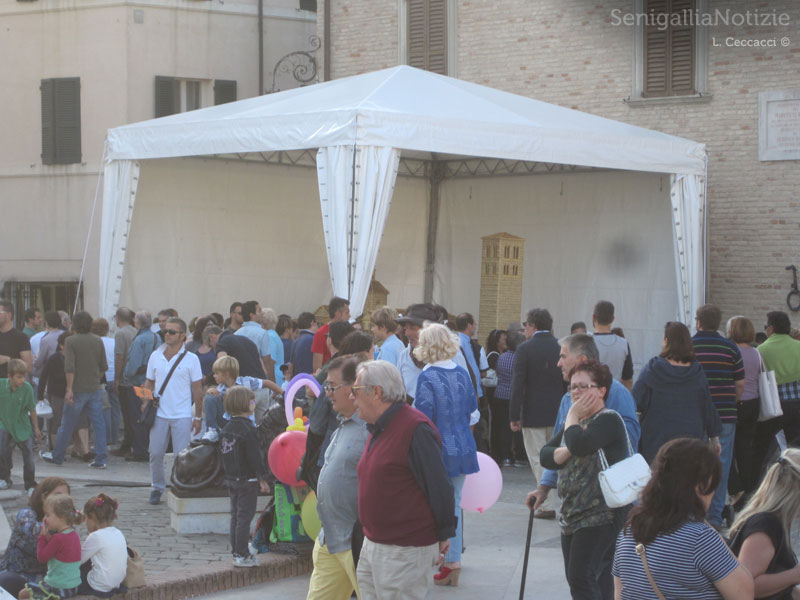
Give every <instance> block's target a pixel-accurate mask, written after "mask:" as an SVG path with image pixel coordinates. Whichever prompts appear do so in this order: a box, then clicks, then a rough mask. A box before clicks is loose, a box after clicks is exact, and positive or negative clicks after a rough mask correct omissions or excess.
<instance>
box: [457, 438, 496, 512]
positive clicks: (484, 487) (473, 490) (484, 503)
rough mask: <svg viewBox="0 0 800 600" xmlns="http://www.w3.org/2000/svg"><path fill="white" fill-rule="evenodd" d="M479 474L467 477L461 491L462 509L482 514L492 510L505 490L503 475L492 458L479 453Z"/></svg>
mask: <svg viewBox="0 0 800 600" xmlns="http://www.w3.org/2000/svg"><path fill="white" fill-rule="evenodd" d="M478 469H479V470H478V472H477V473H472V474H470V475H467V478H466V479H465V480H464V487H463V489H462V490H461V508H463V509H464V510H466V511H469V512H478V513H482V512H483V511H485V510H486V509H488V508H491V506H492V505H494V503H495V502H497V499H498V498H499V497H500V492H501V491H502V490H503V474H502V473H501V472H500V467H498V466H497V463H496V462H495V461H494V459H492V458H491V457H489V456H487V455H486V454H484V453H483V452H478Z"/></svg>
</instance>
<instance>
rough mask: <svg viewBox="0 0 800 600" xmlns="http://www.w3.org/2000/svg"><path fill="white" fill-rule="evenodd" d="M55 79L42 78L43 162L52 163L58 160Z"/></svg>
mask: <svg viewBox="0 0 800 600" xmlns="http://www.w3.org/2000/svg"><path fill="white" fill-rule="evenodd" d="M53 87H54V85H53V80H52V79H42V84H41V86H40V87H39V89H40V90H41V91H42V163H43V164H45V165H52V164H55V162H56V121H55V119H56V117H55V106H54V105H55V93H54V91H53Z"/></svg>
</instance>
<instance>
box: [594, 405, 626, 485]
mask: <svg viewBox="0 0 800 600" xmlns="http://www.w3.org/2000/svg"><path fill="white" fill-rule="evenodd" d="M602 412H610V413H614V414H615V415H617V416H618V417H619V420H620V421H622V430H623V431H624V432H625V441H626V442H627V443H628V458H630V457H631V456H633V455H634V452H633V446H631V438H630V437H628V427H627V426H626V425H625V419H623V418H622V415H621V414H619V413H618V412H617V411H615V410H612V409H610V408H606V409H604V410H603V411H602ZM597 453H598V454H599V455H600V468H601V469H602V470H603V471H605V470H606V469H607V468H608V460H606V453H605V452H604V451H603V449H602V448H599V449H598V450H597Z"/></svg>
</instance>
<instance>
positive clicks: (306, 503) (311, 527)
mask: <svg viewBox="0 0 800 600" xmlns="http://www.w3.org/2000/svg"><path fill="white" fill-rule="evenodd" d="M300 521H301V522H302V523H303V529H305V530H306V535H307V536H308V537H310V538H311V539H312V540H315V539H317V536H318V535H319V531H320V529H322V523H321V522H320V520H319V515H318V514H317V495H316V494H315V493H314V492H309V494H308V496H306V499H305V500H303V506H302V508H301V509H300Z"/></svg>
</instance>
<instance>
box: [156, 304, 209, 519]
mask: <svg viewBox="0 0 800 600" xmlns="http://www.w3.org/2000/svg"><path fill="white" fill-rule="evenodd" d="M185 341H186V323H184V322H183V320H182V319H179V318H178V317H170V318H169V319H168V320H167V323H166V327H165V328H164V344H162V345H161V347H160V348H158V349H157V350H155V351H154V352H153V353H152V354H151V355H150V359H149V360H148V361H147V376H146V377H147V379H146V380H145V383H144V387H146V388H148V389H149V390H152V391H153V394H154V395H156V396H158V395H159V391H160V390H161V386H162V385H163V384H164V380H165V379H166V378H167V376H168V375H169V372H170V370H171V369H172V367H173V365H175V364H176V362H177V361H179V360H180V363H178V365H177V367H175V369H174V371H173V373H172V376H171V377H170V379H169V381H168V382H167V386H166V387H165V388H164V391H163V393H162V394H160V399H159V405H158V412H157V413H156V420H155V423H154V424H153V427H152V429H150V477H151V479H152V491H151V492H150V504H158V503H160V502H161V494H163V493H164V490H165V489H166V479H165V475H164V454H165V453H166V451H167V444H168V443H169V438H170V435H171V436H172V451H173V453H174V454H176V455H177V454H178V452H180V451H181V450H183V449H184V448H186V446H188V445H189V441H190V440H191V436H192V433H200V427H201V417H200V415H202V414H203V389H202V386H201V380H202V379H203V372H202V370H201V368H200V359H199V358H197V355H196V354H194V353H193V352H187V350H186V348H185V347H184V342H185ZM193 402H194V403H195V405H196V406H197V412H196V414H197V415H198V416H197V417H193V416H192V403H193ZM146 406H147V402H144V403H143V404H142V412H144V409H145V408H146Z"/></svg>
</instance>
